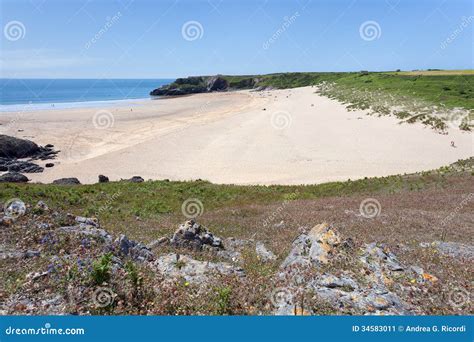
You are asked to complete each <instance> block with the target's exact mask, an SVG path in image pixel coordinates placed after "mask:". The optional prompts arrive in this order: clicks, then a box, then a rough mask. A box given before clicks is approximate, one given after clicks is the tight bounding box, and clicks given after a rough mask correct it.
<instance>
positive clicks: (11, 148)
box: [0, 134, 40, 158]
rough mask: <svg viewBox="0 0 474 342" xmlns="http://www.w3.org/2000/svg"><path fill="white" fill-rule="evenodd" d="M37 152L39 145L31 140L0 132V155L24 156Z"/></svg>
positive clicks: (7, 156) (6, 156)
mask: <svg viewBox="0 0 474 342" xmlns="http://www.w3.org/2000/svg"><path fill="white" fill-rule="evenodd" d="M38 152H40V147H39V146H38V145H37V144H35V143H34V142H33V141H30V140H25V139H18V138H15V137H10V136H8V135H3V134H0V157H4V158H26V157H32V156H34V155H35V154H37V153H38Z"/></svg>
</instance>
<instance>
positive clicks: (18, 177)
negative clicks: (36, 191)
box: [0, 172, 29, 183]
mask: <svg viewBox="0 0 474 342" xmlns="http://www.w3.org/2000/svg"><path fill="white" fill-rule="evenodd" d="M28 181H29V179H28V178H27V177H26V176H24V175H22V174H21V173H18V172H8V173H5V174H3V175H1V176H0V183H26V182H28Z"/></svg>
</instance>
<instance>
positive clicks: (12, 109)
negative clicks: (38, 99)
mask: <svg viewBox="0 0 474 342" xmlns="http://www.w3.org/2000/svg"><path fill="white" fill-rule="evenodd" d="M149 100H156V99H154V98H152V97H148V98H146V97H142V98H133V99H132V98H131V99H117V100H91V101H73V102H45V103H34V104H33V103H24V104H21V103H19V104H0V113H2V114H3V113H4V114H12V113H18V112H33V111H45V110H58V109H82V108H103V107H108V106H117V105H127V104H129V103H131V102H139V101H149Z"/></svg>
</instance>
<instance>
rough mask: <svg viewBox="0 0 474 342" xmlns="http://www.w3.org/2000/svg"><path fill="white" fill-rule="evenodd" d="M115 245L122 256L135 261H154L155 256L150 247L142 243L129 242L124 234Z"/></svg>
mask: <svg viewBox="0 0 474 342" xmlns="http://www.w3.org/2000/svg"><path fill="white" fill-rule="evenodd" d="M115 243H116V244H117V245H118V247H119V250H120V253H121V254H122V255H125V256H129V257H131V258H132V259H133V260H136V261H152V260H153V259H154V255H153V253H152V252H151V250H150V249H149V248H148V247H146V246H145V245H144V244H142V243H140V242H136V241H133V240H129V239H128V237H127V236H125V235H124V234H120V236H119V237H118V238H117V240H115Z"/></svg>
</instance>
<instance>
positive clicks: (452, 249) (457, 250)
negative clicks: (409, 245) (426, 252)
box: [420, 241, 474, 260]
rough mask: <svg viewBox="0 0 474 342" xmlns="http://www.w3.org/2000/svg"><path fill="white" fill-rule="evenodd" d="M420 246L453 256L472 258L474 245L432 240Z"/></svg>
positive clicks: (473, 256)
mask: <svg viewBox="0 0 474 342" xmlns="http://www.w3.org/2000/svg"><path fill="white" fill-rule="evenodd" d="M420 247H423V248H433V249H435V250H437V251H438V252H439V253H441V254H444V255H447V256H450V257H453V258H464V259H467V260H474V246H472V245H467V244H463V243H458V242H449V241H446V242H445V241H434V242H432V243H421V244H420Z"/></svg>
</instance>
